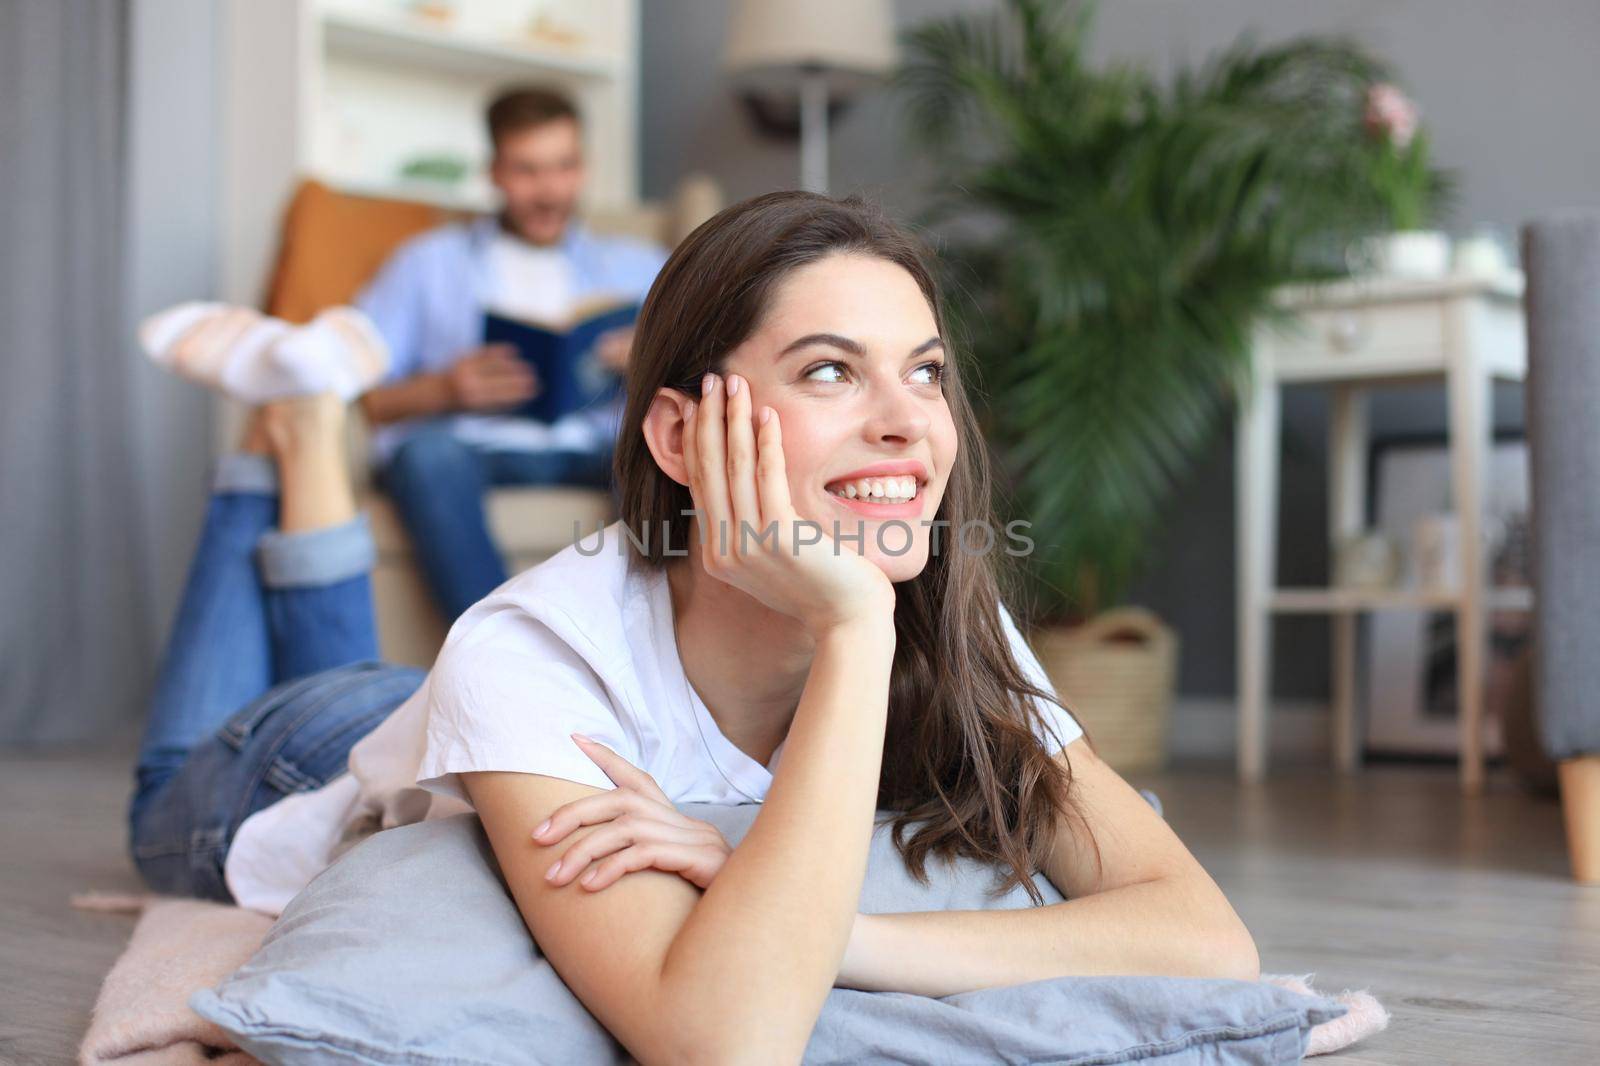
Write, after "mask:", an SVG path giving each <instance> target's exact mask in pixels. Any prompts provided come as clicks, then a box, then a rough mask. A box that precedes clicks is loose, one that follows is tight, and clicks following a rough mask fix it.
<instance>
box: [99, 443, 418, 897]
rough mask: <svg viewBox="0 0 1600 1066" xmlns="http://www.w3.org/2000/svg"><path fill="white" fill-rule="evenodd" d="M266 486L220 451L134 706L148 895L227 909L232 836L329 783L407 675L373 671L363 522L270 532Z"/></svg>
mask: <svg viewBox="0 0 1600 1066" xmlns="http://www.w3.org/2000/svg"><path fill="white" fill-rule="evenodd" d="M277 521H278V497H277V474H276V470H275V469H274V467H273V464H272V462H271V461H270V460H268V459H266V458H265V457H263V456H258V455H243V454H240V455H229V456H225V457H223V458H222V459H221V460H220V461H219V462H218V464H217V469H216V480H215V483H214V491H213V495H212V497H211V500H210V503H209V504H208V506H207V510H206V516H205V524H204V527H203V528H202V530H201V534H200V541H199V545H198V547H197V548H196V550H195V556H194V560H193V562H192V563H191V564H190V569H189V576H188V581H187V584H186V585H185V587H184V591H183V596H182V599H181V600H180V602H179V607H178V613H177V618H176V621H175V622H174V624H173V628H172V633H171V635H170V636H169V637H168V642H167V648H166V652H165V655H164V656H163V659H162V664H161V668H160V672H159V674H158V676H157V680H156V685H155V690H154V693H153V695H152V697H151V701H150V711H149V720H148V722H147V724H146V727H145V734H144V740H143V742H142V743H141V745H140V748H139V756H138V765H137V768H136V770H135V785H134V793H133V797H132V799H131V801H130V803H129V808H128V846H129V851H130V854H131V856H132V858H133V862H134V865H135V866H136V867H137V868H138V870H139V872H140V873H141V874H142V875H143V877H144V879H145V882H146V883H147V884H148V885H149V887H150V888H151V889H153V890H154V891H157V892H162V893H166V894H170V895H182V896H199V897H201V898H204V899H214V900H219V901H222V902H231V901H232V897H231V895H230V894H229V892H228V889H227V886H226V884H225V883H224V880H223V862H224V859H225V857H226V855H227V849H228V845H229V843H230V842H231V841H232V840H233V836H234V833H235V832H237V830H238V828H239V825H240V824H241V823H242V822H243V821H244V820H245V819H246V818H248V817H249V816H250V815H251V814H254V813H255V812H256V811H258V810H260V809H262V808H263V807H266V806H268V805H269V804H271V803H274V802H276V801H277V800H279V799H282V798H283V797H284V796H286V795H289V794H290V793H293V792H301V791H306V790H309V789H315V788H320V787H321V786H322V785H324V784H326V783H327V782H328V781H329V780H331V779H332V778H334V777H336V776H337V775H338V774H340V773H342V772H343V771H344V770H345V768H346V759H347V757H348V755H349V752H350V748H351V747H352V746H353V745H354V744H355V742H356V741H358V740H360V739H361V738H362V737H363V736H365V735H366V734H367V733H368V732H370V731H371V730H372V729H373V728H374V727H375V726H376V725H377V724H378V723H379V722H381V721H383V719H384V718H386V717H388V715H389V714H390V713H391V712H392V711H393V710H394V709H395V708H396V707H398V706H399V705H400V704H401V703H402V702H404V700H405V699H406V697H407V696H409V695H411V693H412V692H413V691H415V689H416V688H417V686H418V685H419V684H421V682H422V677H423V672H422V671H420V670H414V669H410V668H407V667H399V666H391V665H387V664H384V663H379V662H376V661H375V658H376V655H377V636H376V632H375V629H374V622H373V614H372V592H371V586H370V579H369V576H368V572H369V571H370V569H371V566H372V561H373V546H372V537H371V534H370V533H369V531H368V528H367V523H366V519H365V517H364V516H358V517H357V518H355V519H354V520H352V521H350V522H347V523H345V524H343V525H340V526H333V527H329V528H326V529H319V530H315V531H311V532H300V533H283V532H280V531H278V530H277V529H275V528H274V527H275V526H276V524H277Z"/></svg>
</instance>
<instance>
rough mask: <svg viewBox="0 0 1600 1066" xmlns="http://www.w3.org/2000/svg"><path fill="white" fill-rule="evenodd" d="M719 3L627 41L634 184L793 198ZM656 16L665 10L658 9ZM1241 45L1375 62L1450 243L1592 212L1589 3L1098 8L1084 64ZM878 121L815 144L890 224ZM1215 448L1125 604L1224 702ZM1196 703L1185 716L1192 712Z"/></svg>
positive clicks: (1171, 3) (1309, 427) (1299, 427)
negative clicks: (1410, 135) (1433, 186)
mask: <svg viewBox="0 0 1600 1066" xmlns="http://www.w3.org/2000/svg"><path fill="white" fill-rule="evenodd" d="M728 6H729V5H728V4H727V3H726V0H694V2H691V3H682V4H673V5H660V4H645V5H643V7H644V26H643V34H642V40H643V44H642V47H643V55H642V63H643V79H642V80H643V85H644V97H643V101H642V108H643V110H642V122H641V127H642V130H643V138H644V143H643V166H644V174H643V187H644V192H645V195H647V196H655V195H660V194H662V193H663V192H665V191H666V190H668V189H670V187H671V185H672V183H673V182H674V181H675V180H676V179H677V178H678V176H679V175H681V174H682V173H683V172H684V171H685V170H687V169H689V168H690V167H691V166H693V167H696V168H701V169H705V170H708V171H710V172H711V173H712V174H714V175H715V176H716V177H717V178H718V179H719V180H721V181H722V182H723V184H724V186H725V189H726V191H727V193H728V195H729V196H730V197H732V198H741V197H745V196H750V195H754V194H756V193H759V192H763V191H766V190H768V189H772V188H778V187H787V186H792V185H793V184H795V180H796V173H797V167H798V161H797V159H796V156H795V151H794V148H793V147H792V146H789V145H782V144H774V143H771V142H767V141H763V140H760V139H759V138H757V137H756V136H755V135H754V134H753V133H752V132H751V130H750V128H749V124H748V123H747V122H746V120H745V118H744V115H743V114H742V113H741V112H740V110H739V109H738V106H737V102H736V101H735V100H734V99H733V96H732V94H731V93H730V92H729V90H728V88H727V83H726V81H725V79H724V78H723V76H722V74H721V73H720V70H719V61H720V49H721V43H722V33H723V27H724V26H725V25H726V22H727V11H728ZM992 7H994V4H993V3H992V2H982V0H967V2H964V3H963V2H959V0H939V2H919V3H908V2H906V0H901V2H900V3H898V4H897V5H896V8H897V15H898V18H899V21H900V23H901V24H902V25H906V24H910V23H912V22H914V21H916V20H919V19H921V18H925V17H932V16H936V15H939V14H943V13H947V12H950V11H955V10H988V9H991V8H992ZM669 8H670V10H669ZM1246 30H1250V31H1252V32H1253V33H1254V34H1255V35H1256V36H1257V37H1258V39H1262V40H1267V41H1271V40H1277V39H1281V38H1284V37H1288V36H1293V35H1296V34H1301V33H1311V32H1316V33H1328V32H1331V33H1340V34H1347V35H1351V36H1354V37H1356V38H1358V39H1359V40H1361V41H1364V42H1365V43H1367V44H1368V45H1370V46H1371V47H1372V48H1374V49H1376V50H1377V51H1378V52H1379V53H1381V54H1382V55H1384V56H1386V57H1387V58H1389V59H1390V60H1391V61H1392V62H1393V64H1394V65H1395V67H1396V69H1397V70H1398V71H1399V74H1400V77H1401V80H1402V82H1403V84H1404V85H1405V86H1406V87H1407V88H1408V89H1409V90H1410V91H1411V92H1412V94H1413V95H1414V96H1415V97H1416V99H1417V100H1418V101H1419V103H1420V105H1421V107H1422V110H1423V113H1424V117H1425V119H1426V121H1427V122H1428V123H1429V125H1430V127H1431V129H1432V131H1433V136H1434V138H1435V144H1436V145H1437V149H1438V154H1439V157H1440V160H1441V162H1442V163H1444V164H1445V165H1447V166H1450V167H1453V168H1456V169H1457V170H1458V172H1459V175H1460V178H1461V184H1460V206H1459V210H1458V212H1457V217H1456V219H1455V220H1453V222H1454V224H1455V226H1456V227H1457V228H1460V229H1470V228H1471V227H1472V226H1473V225H1475V224H1478V223H1488V224H1492V225H1495V226H1497V227H1499V228H1500V230H1501V232H1502V234H1503V235H1504V236H1505V237H1507V238H1508V239H1511V238H1513V237H1514V227H1515V226H1516V224H1517V223H1518V222H1519V221H1520V220H1522V219H1525V218H1527V217H1529V216H1531V215H1534V214H1537V213H1539V212H1542V211H1546V210H1550V209H1554V208H1559V207H1565V206H1575V205H1576V206H1590V207H1600V181H1596V180H1594V175H1595V174H1597V173H1600V137H1596V136H1595V133H1596V129H1595V124H1596V120H1595V118H1594V112H1593V108H1592V107H1591V106H1590V105H1589V104H1588V101H1592V100H1595V99H1600V64H1596V63H1594V62H1593V56H1594V54H1595V50H1596V46H1597V45H1600V4H1595V3H1594V2H1593V0H1529V2H1527V3H1522V4H1517V5H1509V4H1505V3H1501V2H1499V0H1406V2H1404V3H1398V2H1394V0H1273V2H1271V3H1263V2H1261V0H1206V2H1205V3H1195V2H1193V0H1108V2H1104V3H1102V4H1101V5H1100V11H1099V14H1098V18H1097V24H1096V29H1095V32H1094V37H1093V39H1094V49H1095V52H1096V54H1097V57H1098V58H1099V59H1100V60H1102V61H1112V60H1132V61H1137V62H1141V63H1146V64H1149V65H1151V66H1153V67H1154V68H1155V69H1158V70H1168V69H1171V68H1172V67H1173V66H1174V65H1176V64H1180V63H1189V62H1196V61H1200V60H1202V59H1203V58H1204V57H1205V56H1206V55H1207V54H1208V53H1209V52H1211V51H1213V50H1214V49H1216V48H1218V47H1220V46H1222V45H1225V44H1227V43H1229V42H1230V41H1232V40H1233V39H1234V38H1235V37H1236V36H1238V35H1239V34H1240V33H1241V32H1244V31H1246ZM896 110H897V108H896V105H895V102H894V101H893V100H892V99H890V98H889V97H888V95H887V94H885V93H879V94H876V95H875V96H873V97H871V98H868V99H866V100H863V101H861V102H860V103H858V104H857V105H856V106H855V107H854V108H853V109H852V110H851V111H850V112H849V113H847V114H846V115H845V116H844V118H843V119H842V120H841V121H840V122H839V124H838V125H837V126H836V127H835V130H834V138H833V143H832V153H833V155H832V163H833V184H832V189H833V191H834V192H837V193H843V192H849V191H855V190H864V191H867V192H870V193H873V194H874V195H877V196H878V197H879V198H880V199H882V200H883V201H884V202H885V203H887V204H888V205H889V206H891V207H892V208H894V209H896V210H898V211H901V212H906V211H909V210H913V209H914V208H915V206H916V204H917V203H918V202H919V199H920V198H919V195H918V188H919V185H920V184H921V183H922V181H923V180H924V178H925V175H926V173H927V171H926V169H925V163H924V162H923V161H920V160H918V159H917V158H916V156H915V155H914V154H913V153H911V152H909V151H908V150H907V148H906V146H905V145H904V143H903V142H902V140H901V139H900V138H899V137H898V136H897V135H896V133H895V132H894V131H895V129H896V125H897V123H896ZM1520 406H1521V403H1520V390H1518V389H1515V388H1512V389H1502V390H1501V392H1500V394H1499V395H1497V397H1496V414H1497V418H1496V420H1497V422H1498V423H1499V425H1500V426H1502V427H1515V426H1517V425H1518V424H1519V423H1520ZM1372 417H1373V430H1374V433H1375V434H1390V433H1396V432H1401V431H1404V432H1429V431H1437V430H1441V429H1442V427H1443V424H1444V421H1443V401H1442V397H1440V396H1439V395H1438V394H1437V393H1435V392H1430V391H1428V390H1406V391H1402V392H1396V393H1393V394H1386V395H1383V396H1380V397H1379V398H1378V399H1377V400H1376V401H1375V403H1374V407H1373V412H1372ZM1284 419H1285V438H1286V439H1285V449H1286V450H1285V456H1284V460H1283V493H1282V510H1283V514H1282V525H1281V527H1280V529H1281V532H1280V536H1281V564H1280V571H1279V579H1280V580H1281V581H1282V582H1284V583H1286V584H1288V583H1295V584H1311V583H1318V582H1323V581H1325V580H1326V576H1327V573H1326V572H1327V560H1326V550H1325V547H1324V541H1325V532H1324V530H1325V526H1326V503H1325V495H1326V491H1327V489H1326V481H1325V475H1324V466H1323V462H1324V453H1325V436H1326V432H1327V430H1326V405H1325V403H1324V401H1323V398H1322V397H1321V395H1320V394H1319V393H1317V392H1315V391H1314V390H1304V391H1302V390H1291V391H1290V393H1289V394H1288V395H1287V396H1286V397H1285V405H1284ZM1232 483H1233V473H1232V442H1231V437H1228V436H1226V435H1225V438H1224V439H1222V440H1220V441H1219V442H1218V444H1217V446H1216V447H1215V448H1214V449H1213V450H1212V451H1211V452H1210V453H1209V454H1207V455H1205V456H1202V457H1200V460H1199V463H1198V466H1197V470H1196V472H1195V475H1194V477H1193V478H1192V479H1190V481H1189V482H1188V483H1187V484H1186V485H1184V486H1182V487H1181V488H1180V490H1179V492H1178V494H1177V498H1176V500H1175V503H1174V516H1173V521H1171V522H1169V523H1167V524H1166V528H1167V529H1168V530H1171V531H1173V532H1172V533H1170V534H1169V535H1168V537H1167V539H1166V541H1165V543H1163V544H1162V545H1160V548H1159V555H1158V560H1157V562H1156V563H1155V565H1154V566H1153V567H1152V569H1151V571H1150V573H1149V574H1148V575H1147V576H1146V578H1145V579H1144V580H1143V581H1142V582H1141V583H1140V585H1139V586H1138V588H1137V589H1136V590H1135V593H1134V599H1136V600H1138V601H1140V602H1144V603H1147V604H1149V605H1150V606H1152V607H1154V608H1156V609H1157V610H1159V611H1160V612H1161V613H1162V614H1163V616H1164V617H1166V618H1167V619H1169V620H1170V621H1171V622H1172V623H1173V624H1174V625H1175V626H1176V627H1177V629H1178V631H1179V633H1180V635H1181V637H1182V639H1183V642H1184V648H1183V668H1182V677H1181V680H1180V687H1181V689H1182V691H1183V692H1184V693H1185V694H1186V695H1187V696H1190V697H1202V698H1206V697H1211V698H1216V699H1226V698H1227V697H1229V696H1231V694H1232V692H1233V685H1234V609H1233V607H1234V604H1233V596H1234V565H1233V488H1232ZM1276 640H1277V643H1278V651H1277V657H1276V675H1277V683H1276V686H1275V692H1276V694H1277V695H1278V697H1279V698H1280V699H1284V700H1288V701H1292V702H1301V703H1304V702H1306V701H1310V702H1311V703H1313V704H1315V703H1318V702H1320V701H1323V700H1325V699H1326V697H1327V676H1328V671H1327V662H1328V656H1327V626H1326V623H1325V622H1324V621H1322V620H1320V619H1315V618H1298V619H1286V620H1284V621H1281V622H1280V623H1279V625H1278V627H1277V630H1276ZM1201 702H1204V700H1203V699H1202V701H1201ZM1213 724H1218V725H1221V726H1224V727H1225V726H1226V725H1227V722H1226V720H1225V719H1216V718H1207V719H1206V720H1205V722H1204V723H1201V722H1199V721H1198V720H1197V721H1196V722H1192V723H1179V727H1178V735H1179V736H1181V737H1187V738H1189V739H1188V740H1187V741H1185V742H1184V743H1187V744H1188V745H1189V746H1190V747H1191V748H1197V749H1203V750H1207V751H1215V752H1221V751H1223V750H1226V747H1227V745H1228V744H1231V740H1230V739H1229V738H1228V737H1226V736H1222V737H1218V736H1213V735H1211V732H1213V731H1212V730H1211V726H1212V725H1213Z"/></svg>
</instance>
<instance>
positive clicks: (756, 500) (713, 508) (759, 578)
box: [684, 374, 894, 633]
mask: <svg viewBox="0 0 1600 1066" xmlns="http://www.w3.org/2000/svg"><path fill="white" fill-rule="evenodd" d="M684 460H685V465H686V466H687V467H688V471H689V491H690V494H691V495H692V496H693V498H694V506H695V508H696V510H697V511H698V512H699V524H700V536H701V540H702V543H701V544H700V552H701V562H702V565H703V566H704V567H705V570H706V572H707V573H708V574H710V575H711V576H713V577H715V578H718V579H719V580H722V581H725V582H727V583H728V584H730V585H733V586H734V587H735V588H738V589H741V590H743V591H744V592H747V593H749V594H750V595H751V596H754V597H755V598H756V599H758V600H760V601H761V602H762V603H764V604H766V605H767V606H768V607H771V608H772V609H773V610H775V611H778V612H780V613H782V614H787V615H790V616H791V617H794V618H798V619H800V621H801V622H803V623H805V625H806V626H807V628H808V629H810V630H811V631H812V632H813V633H819V632H821V631H823V630H825V629H828V628H831V627H834V626H837V625H842V624H844V623H847V622H851V621H856V620H861V619H870V620H873V621H884V620H892V619H893V617H894V585H893V584H892V583H891V582H890V581H889V578H888V577H887V575H885V574H884V572H883V571H882V570H880V569H879V568H878V567H877V566H876V565H874V564H873V563H872V562H871V561H870V560H869V559H867V558H865V557H864V556H863V555H861V554H860V552H859V551H857V550H852V549H846V548H845V547H843V546H842V543H841V541H840V540H835V539H834V537H833V535H832V530H829V529H824V528H822V527H821V526H820V525H819V524H817V523H815V522H811V521H809V520H805V519H802V518H801V517H800V516H799V515H798V514H797V513H796V512H795V510H794V507H793V505H792V503H791V501H790V497H789V481H788V476H789V475H788V471H787V468H786V466H785V464H784V455H783V431H782V426H781V425H780V421H779V418H778V413H777V412H776V411H775V410H773V409H772V408H771V407H763V408H762V409H761V410H760V412H754V411H753V410H752V404H751V399H750V386H749V383H748V382H746V381H744V380H743V379H742V378H740V376H739V375H737V374H730V375H728V377H727V379H726V381H724V380H723V379H721V378H719V377H718V376H717V375H715V374H708V375H706V382H705V386H704V387H703V388H702V392H701V398H700V401H699V402H698V403H692V404H691V405H690V409H689V414H688V419H687V425H686V428H685V431H684ZM841 532H850V531H841ZM863 532H864V531H863Z"/></svg>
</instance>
